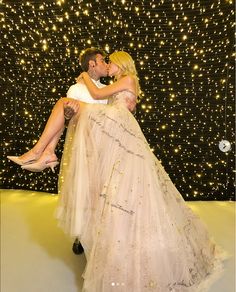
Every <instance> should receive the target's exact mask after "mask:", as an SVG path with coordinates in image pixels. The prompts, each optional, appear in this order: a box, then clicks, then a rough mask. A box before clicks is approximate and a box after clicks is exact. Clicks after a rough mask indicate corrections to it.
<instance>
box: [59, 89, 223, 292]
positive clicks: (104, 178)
mask: <svg viewBox="0 0 236 292" xmlns="http://www.w3.org/2000/svg"><path fill="white" fill-rule="evenodd" d="M129 98H134V96H133V94H132V93H130V92H128V91H123V92H120V93H118V94H116V95H115V96H114V97H113V102H112V104H109V105H94V104H93V105H89V104H87V105H85V106H83V107H81V111H80V114H79V115H77V116H76V117H74V118H73V119H72V120H71V122H70V125H69V127H68V131H67V137H66V143H65V148H64V153H63V159H62V163H61V171H60V178H59V193H60V199H59V206H58V210H57V217H58V219H59V222H60V225H61V226H62V227H63V228H64V230H65V231H66V232H67V233H69V234H70V235H72V236H75V237H78V238H79V240H80V241H81V243H82V245H83V247H84V249H85V255H86V258H87V266H86V269H85V272H84V275H83V276H84V286H83V291H84V292H85V291H86V292H112V291H116V292H146V291H156V292H157V291H158V292H168V291H172V292H173V291H174V292H177V291H178V292H189V291H198V292H203V291H207V288H209V286H210V283H211V282H212V281H213V280H214V279H215V278H216V277H218V275H219V273H220V271H221V260H220V257H219V253H218V251H217V248H216V245H215V244H214V242H212V241H211V240H210V239H209V235H208V233H207V231H206V229H205V227H204V225H203V223H202V222H201V221H200V220H199V218H198V217H197V216H196V215H195V214H194V213H193V212H192V211H191V210H190V208H189V207H187V206H186V204H185V202H184V200H183V198H182V196H181V195H180V193H179V192H178V190H177V189H176V188H175V186H174V184H173V183H172V182H171V180H170V178H169V176H168V175H167V173H166V172H165V170H164V168H163V167H162V165H161V163H160V162H159V161H158V160H157V158H156V157H155V156H154V154H153V153H152V151H151V150H150V148H149V146H148V143H147V141H146V139H145V137H144V135H143V133H142V131H141V129H140V127H139V124H138V123H137V121H136V119H135V118H134V116H133V115H132V114H131V113H130V112H129V111H128V109H127V108H126V101H127V99H129Z"/></svg>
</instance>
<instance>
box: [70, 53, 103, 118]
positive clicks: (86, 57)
mask: <svg viewBox="0 0 236 292" xmlns="http://www.w3.org/2000/svg"><path fill="white" fill-rule="evenodd" d="M105 56H106V54H105V53H104V51H102V50H100V49H97V48H88V49H86V50H85V51H82V53H81V54H80V65H81V68H82V70H83V71H86V72H88V74H89V76H90V77H91V78H92V80H93V82H94V84H95V85H97V87H103V86H105V84H102V83H101V82H100V78H101V77H105V76H107V71H108V67H107V64H106V62H105ZM67 97H69V98H73V99H76V100H80V101H83V102H86V103H103V104H106V103H107V100H106V99H105V100H97V99H93V98H92V96H91V95H90V93H89V91H88V89H87V87H86V86H85V84H83V83H80V82H78V83H76V84H74V85H72V86H71V87H70V88H69V90H68V92H67ZM77 111H78V103H77V102H74V101H69V102H67V103H66V104H65V118H66V119H70V118H71V117H72V115H73V114H74V113H75V112H77Z"/></svg>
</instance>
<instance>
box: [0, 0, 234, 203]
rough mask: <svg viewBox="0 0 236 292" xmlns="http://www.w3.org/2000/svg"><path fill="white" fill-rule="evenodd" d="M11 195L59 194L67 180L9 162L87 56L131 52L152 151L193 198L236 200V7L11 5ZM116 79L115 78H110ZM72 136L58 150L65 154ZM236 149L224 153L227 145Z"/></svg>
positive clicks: (7, 26)
mask: <svg viewBox="0 0 236 292" xmlns="http://www.w3.org/2000/svg"><path fill="white" fill-rule="evenodd" d="M0 5H1V26H2V28H1V40H2V50H1V60H2V66H1V73H2V74H1V88H2V89H1V93H2V97H1V105H2V107H1V108H2V148H1V149H2V153H1V154H2V162H3V167H2V170H1V177H2V187H3V188H21V189H31V190H40V191H48V192H52V193H56V192H57V175H58V170H57V173H56V174H53V173H51V172H50V171H49V170H45V171H44V172H42V173H29V172H27V171H24V170H22V169H21V168H20V167H19V166H16V165H14V164H13V163H11V162H9V161H7V159H6V155H20V154H22V153H24V152H25V151H26V150H28V149H30V147H32V145H33V144H34V143H35V141H36V140H37V139H38V137H39V134H40V133H41V132H42V130H43V127H44V125H45V122H46V119H47V118H48V116H49V113H50V110H51V109H52V107H53V104H54V103H55V101H56V100H57V99H58V98H60V97H61V96H65V94H66V91H67V89H68V88H69V86H70V85H72V84H73V83H74V78H75V77H76V76H78V74H79V73H80V68H79V65H78V56H79V53H80V51H81V50H82V49H84V48H86V47H91V46H96V47H101V48H103V49H105V50H106V51H107V52H108V53H109V52H113V51H114V50H125V51H127V52H129V53H130V54H131V55H132V57H133V58H134V60H135V61H136V66H137V69H138V72H139V77H140V83H141V86H142V90H143V96H142V100H141V103H140V104H139V105H138V107H137V112H136V118H137V120H138V121H139V123H140V125H141V127H142V129H143V131H144V134H145V136H146V137H147V139H148V142H149V143H150V146H151V148H152V149H153V151H154V153H155V154H156V155H157V157H158V158H159V159H160V160H161V161H162V164H163V165H164V167H165V169H166V170H167V172H168V173H169V175H170V177H171V178H172V180H173V182H174V183H175V184H176V186H177V188H178V189H179V191H180V192H181V193H182V195H183V197H184V198H185V199H187V200H188V199H191V200H230V199H234V187H233V181H234V176H233V166H234V165H233V164H234V160H233V148H234V118H233V116H234V76H233V74H234V62H233V60H234V56H235V53H234V38H233V34H234V4H233V3H232V1H226V0H219V1H196V0H194V1H193V0H190V1H177V0H161V1H151V0H150V1H147V0H141V1H136V0H134V1H126V0H121V1H117V0H114V1H111V0H99V1H98V0H90V1H75V0H72V1H66V0H64V1H62V0H61V1H50V0H47V1H1V4H0ZM105 82H106V80H105ZM63 139H64V136H63V137H62V139H61V142H60V144H59V146H58V148H57V155H58V157H60V156H61V153H62V149H63ZM222 139H226V140H229V141H230V142H231V144H232V149H231V150H230V151H229V152H227V153H223V152H221V151H220V150H219V148H218V144H219V142H220V140H222Z"/></svg>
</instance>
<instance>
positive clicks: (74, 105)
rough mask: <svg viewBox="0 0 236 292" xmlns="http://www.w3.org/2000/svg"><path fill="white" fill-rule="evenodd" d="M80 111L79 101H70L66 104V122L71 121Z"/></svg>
mask: <svg viewBox="0 0 236 292" xmlns="http://www.w3.org/2000/svg"><path fill="white" fill-rule="evenodd" d="M78 111H79V102H78V101H77V100H70V101H66V102H65V103H64V117H65V119H66V120H70V119H71V118H72V117H73V115H74V114H76V113H77V112H78Z"/></svg>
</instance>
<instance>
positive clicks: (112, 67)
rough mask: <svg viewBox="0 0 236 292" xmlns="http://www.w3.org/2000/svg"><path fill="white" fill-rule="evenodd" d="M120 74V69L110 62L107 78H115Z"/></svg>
mask: <svg viewBox="0 0 236 292" xmlns="http://www.w3.org/2000/svg"><path fill="white" fill-rule="evenodd" d="M119 73H120V68H119V67H118V66H117V65H116V64H115V63H112V62H111V61H110V62H109V64H108V75H109V76H116V75H118V74H119Z"/></svg>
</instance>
